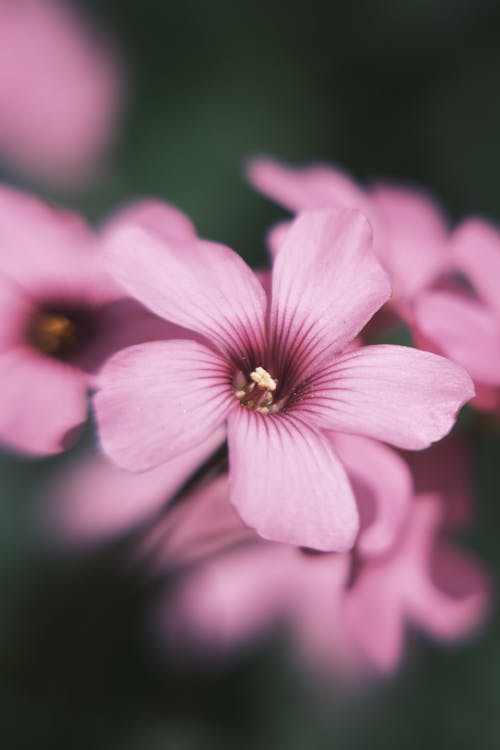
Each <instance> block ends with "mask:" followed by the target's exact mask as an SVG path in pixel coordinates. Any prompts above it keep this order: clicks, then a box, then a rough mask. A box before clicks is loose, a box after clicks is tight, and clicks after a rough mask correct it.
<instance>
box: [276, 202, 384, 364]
mask: <svg viewBox="0 0 500 750" xmlns="http://www.w3.org/2000/svg"><path fill="white" fill-rule="evenodd" d="M390 293H391V290H390V285H389V281H388V278H387V275H386V274H385V272H384V271H383V270H382V267H381V266H380V264H379V263H378V261H377V258H376V257H375V254H374V253H373V250H372V248H371V232H370V227H369V224H368V222H367V221H366V219H365V218H364V216H363V215H362V214H360V213H359V212H357V211H351V210H348V209H325V210H320V211H306V212H304V213H303V214H301V215H299V217H298V218H297V219H296V220H295V221H294V223H293V224H292V226H291V228H290V230H289V231H288V232H287V233H286V234H285V237H284V242H283V246H282V247H281V248H280V250H279V252H278V254H277V257H276V261H275V264H274V269H273V288H272V302H271V313H270V322H271V331H272V335H274V348H275V351H276V358H277V363H276V367H277V369H278V371H279V370H281V371H283V370H285V369H287V365H288V367H290V364H289V363H288V361H287V359H288V358H292V359H293V360H294V361H295V363H294V366H295V367H296V368H297V370H298V371H296V373H295V378H296V379H300V377H301V376H303V375H304V374H305V373H306V372H307V373H309V374H310V372H311V367H312V366H313V363H314V367H317V365H318V364H319V362H321V360H322V359H324V358H325V357H327V356H328V355H329V356H330V357H331V355H332V352H338V351H341V350H342V349H343V348H345V346H346V345H347V344H348V343H349V342H350V341H352V339H353V338H354V337H355V336H356V335H357V333H359V331H360V330H361V329H362V328H363V326H364V325H365V323H367V322H368V320H369V319H370V318H371V316H372V315H373V314H374V313H375V312H376V311H377V310H378V309H379V307H380V306H381V305H382V304H383V303H384V302H385V301H386V300H387V298H388V297H389V296H390Z"/></svg>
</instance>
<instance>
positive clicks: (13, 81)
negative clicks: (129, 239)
mask: <svg viewBox="0 0 500 750" xmlns="http://www.w3.org/2000/svg"><path fill="white" fill-rule="evenodd" d="M121 78H122V74H121V71H120V68H119V65H118V61H117V59H116V56H115V54H114V53H113V52H112V51H111V49H110V47H109V45H108V44H105V43H104V41H103V39H100V38H98V36H97V34H96V33H94V32H93V31H92V30H91V29H90V28H88V25H87V24H86V23H85V22H84V20H83V19H82V18H80V17H79V15H78V14H77V13H76V11H75V9H74V8H73V7H72V4H70V3H69V2H64V0H14V2H12V0H0V158H1V159H2V160H4V161H5V162H6V163H8V164H9V165H11V166H13V167H15V168H18V169H21V170H22V171H24V172H26V173H28V174H33V175H35V176H38V177H42V178H49V179H52V180H56V181H63V182H65V183H79V182H80V181H81V180H83V179H86V178H88V177H89V176H90V174H91V173H92V171H94V170H95V168H96V167H97V166H98V165H99V162H100V161H101V159H102V157H103V155H104V153H105V151H106V150H107V149H108V147H109V145H110V143H111V141H112V138H113V137H114V135H115V130H116V125H117V119H118V115H119V113H120V110H121V104H122V98H123V91H122V89H123V82H122V80H121Z"/></svg>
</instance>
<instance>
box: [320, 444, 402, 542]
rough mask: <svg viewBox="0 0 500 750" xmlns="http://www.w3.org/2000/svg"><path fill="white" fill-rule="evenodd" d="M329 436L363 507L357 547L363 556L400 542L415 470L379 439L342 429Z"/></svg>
mask: <svg viewBox="0 0 500 750" xmlns="http://www.w3.org/2000/svg"><path fill="white" fill-rule="evenodd" d="M328 437H329V438H330V440H331V441H332V444H333V446H334V449H335V451H336V453H337V455H338V456H339V458H340V460H341V461H342V463H343V464H344V467H345V468H346V470H347V475H348V477H349V479H350V481H351V484H352V487H353V490H354V494H355V497H356V502H357V505H358V510H359V511H360V521H361V531H360V535H359V539H358V543H357V549H358V550H359V551H360V552H361V554H362V555H363V556H367V555H378V554H381V553H383V552H385V551H387V550H388V549H390V548H391V547H392V546H394V544H395V543H396V542H397V540H398V539H399V536H400V533H401V529H402V526H403V523H404V521H405V520H406V516H407V513H408V510H409V507H410V502H411V499H412V496H413V486H412V484H413V483H412V477H411V472H410V470H409V468H408V466H407V464H406V463H405V461H404V460H403V459H402V458H401V456H399V455H398V454H397V453H396V452H395V451H393V450H391V449H390V448H388V447H387V446H386V445H383V444H382V443H378V442H377V441H375V440H370V439H369V438H364V437H360V436H358V435H343V434H341V433H328Z"/></svg>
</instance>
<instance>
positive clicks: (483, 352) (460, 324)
mask: <svg viewBox="0 0 500 750" xmlns="http://www.w3.org/2000/svg"><path fill="white" fill-rule="evenodd" d="M249 177H250V181H251V182H252V183H253V184H254V185H255V186H256V187H257V188H258V189H259V190H261V191H262V192H263V193H265V194H266V195H269V196H270V197H271V198H274V199H275V200H277V201H278V202H279V203H282V204H283V205H284V206H286V207H287V208H289V209H291V210H293V211H300V210H303V209H305V208H321V207H324V206H346V207H349V208H357V209H359V210H361V211H363V212H364V213H365V214H366V216H367V217H368V218H369V220H370V223H371V225H372V227H373V231H374V249H375V251H376V253H377V255H378V257H379V259H380V262H381V263H382V265H383V267H384V268H385V270H386V271H387V272H388V273H389V277H390V279H391V282H392V285H393V289H394V294H393V297H392V299H391V300H390V301H389V304H388V305H386V306H385V307H384V308H383V309H382V311H381V312H380V313H379V314H378V315H377V316H376V319H375V321H373V322H372V323H370V326H369V329H368V332H369V333H371V334H376V333H379V332H380V330H383V329H384V328H387V327H388V326H389V325H390V324H391V323H393V322H394V321H393V317H394V313H397V315H398V316H399V317H400V318H402V319H403V320H404V321H405V322H406V323H407V324H408V325H409V326H410V328H411V332H412V334H413V337H414V340H415V343H416V345H417V346H418V347H419V348H422V349H427V350H430V351H434V352H437V353H439V354H444V355H445V356H446V357H448V358H449V359H452V360H453V361H455V362H458V363H459V364H461V365H462V366H463V367H465V368H466V370H467V371H468V372H469V374H470V375H471V377H472V378H473V380H474V384H475V386H476V391H477V396H476V398H475V399H474V401H473V405H474V406H476V407H478V408H483V409H487V410H495V411H496V410H498V411H500V387H499V386H500V312H499V299H500V297H499V295H498V291H497V290H496V289H495V280H496V279H497V278H498V274H499V272H500V270H499V268H498V266H499V263H500V261H499V258H500V240H499V234H498V231H497V230H496V229H495V228H494V227H492V226H491V225H488V224H487V223H486V222H481V221H477V220H468V221H465V222H464V223H463V224H462V225H461V226H459V227H458V229H456V230H455V231H454V232H453V233H451V234H450V233H449V231H448V228H447V225H446V222H445V220H444V218H443V216H442V214H441V212H440V211H439V209H438V208H437V206H436V205H435V204H434V203H433V202H432V201H431V200H430V199H429V198H427V197H426V196H425V195H423V194H421V193H418V192H416V191H413V190H409V189H407V188H401V187H399V188H395V187H390V186H387V185H383V184H375V185H374V186H373V187H372V188H371V189H369V190H367V191H365V190H362V189H361V188H360V187H359V186H358V185H356V184H355V183H354V182H353V181H352V180H351V179H350V178H349V177H347V176H346V175H344V174H343V173H342V172H340V171H339V170H336V169H333V168H331V167H328V166H316V167H306V168H302V169H300V168H299V169H294V168H290V167H286V166H283V165H281V164H279V163H278V162H275V161H272V160H266V159H260V160H256V161H255V162H253V163H252V164H251V165H250V169H249ZM287 226H288V224H287V223H285V224H282V225H279V226H278V227H277V228H276V229H275V230H274V231H273V233H271V235H270V243H271V249H273V247H274V246H275V244H276V241H277V240H279V238H280V237H282V235H283V232H285V231H286V229H287ZM457 270H459V271H461V272H462V273H463V274H465V276H466V277H467V278H468V280H469V282H470V284H472V286H473V287H474V288H475V291H476V293H475V294H474V295H473V294H471V293H468V292H467V291H466V290H465V289H464V288H463V287H461V286H459V285H458V284H457V282H456V279H455V273H456V271H457Z"/></svg>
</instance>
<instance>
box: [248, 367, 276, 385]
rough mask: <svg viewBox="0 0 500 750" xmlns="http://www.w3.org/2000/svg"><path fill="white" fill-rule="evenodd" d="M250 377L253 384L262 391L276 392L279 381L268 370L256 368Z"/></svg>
mask: <svg viewBox="0 0 500 750" xmlns="http://www.w3.org/2000/svg"><path fill="white" fill-rule="evenodd" d="M250 377H251V378H252V380H253V382H254V383H256V385H257V386H258V388H259V389H260V390H261V391H275V390H276V386H277V385H278V381H277V380H275V379H274V378H272V377H271V376H270V374H269V373H268V371H267V370H264V368H263V367H256V368H255V370H254V371H253V372H251V373H250Z"/></svg>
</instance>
